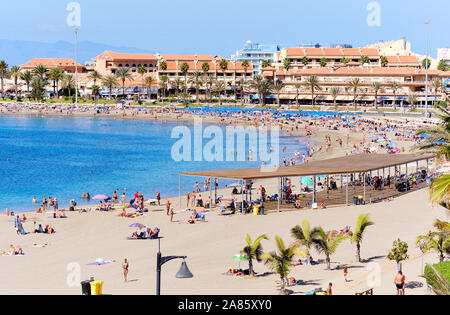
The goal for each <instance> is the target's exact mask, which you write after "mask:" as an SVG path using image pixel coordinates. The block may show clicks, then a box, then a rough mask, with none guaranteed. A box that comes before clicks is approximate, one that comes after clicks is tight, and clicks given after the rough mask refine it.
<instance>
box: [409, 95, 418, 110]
mask: <svg viewBox="0 0 450 315" xmlns="http://www.w3.org/2000/svg"><path fill="white" fill-rule="evenodd" d="M408 103H409V106H411V109H414V108H415V107H416V103H417V96H415V95H414V94H409V95H408Z"/></svg>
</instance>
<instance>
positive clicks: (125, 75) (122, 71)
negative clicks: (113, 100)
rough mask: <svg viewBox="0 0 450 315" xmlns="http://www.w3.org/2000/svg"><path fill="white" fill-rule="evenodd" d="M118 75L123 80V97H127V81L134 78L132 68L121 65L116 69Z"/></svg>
mask: <svg viewBox="0 0 450 315" xmlns="http://www.w3.org/2000/svg"><path fill="white" fill-rule="evenodd" d="M116 77H117V78H118V79H119V80H121V81H122V98H125V81H126V80H127V79H128V80H130V81H132V80H133V75H132V74H131V70H130V68H124V67H121V68H119V69H117V71H116Z"/></svg>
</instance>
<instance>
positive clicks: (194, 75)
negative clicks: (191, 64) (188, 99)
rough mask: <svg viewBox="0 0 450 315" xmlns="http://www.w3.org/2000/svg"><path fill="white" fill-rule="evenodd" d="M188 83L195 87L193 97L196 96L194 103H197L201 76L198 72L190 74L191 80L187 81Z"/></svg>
mask: <svg viewBox="0 0 450 315" xmlns="http://www.w3.org/2000/svg"><path fill="white" fill-rule="evenodd" d="M189 82H190V83H192V84H194V86H195V96H196V102H197V103H198V102H199V97H198V94H199V90H200V87H201V86H202V74H201V73H200V72H199V71H195V72H193V73H192V76H191V79H190V80H189Z"/></svg>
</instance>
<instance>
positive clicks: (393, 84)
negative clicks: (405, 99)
mask: <svg viewBox="0 0 450 315" xmlns="http://www.w3.org/2000/svg"><path fill="white" fill-rule="evenodd" d="M389 87H390V89H391V90H392V93H393V94H394V102H393V104H394V110H395V109H397V104H396V102H395V101H396V100H395V97H396V94H397V90H398V89H399V87H400V86H399V85H398V83H397V82H395V81H392V82H391V83H390V85H389Z"/></svg>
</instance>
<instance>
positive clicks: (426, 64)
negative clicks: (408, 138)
mask: <svg viewBox="0 0 450 315" xmlns="http://www.w3.org/2000/svg"><path fill="white" fill-rule="evenodd" d="M429 24H430V21H425V28H426V33H427V35H426V37H427V45H426V46H427V52H426V57H425V118H426V117H428V25H429Z"/></svg>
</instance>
